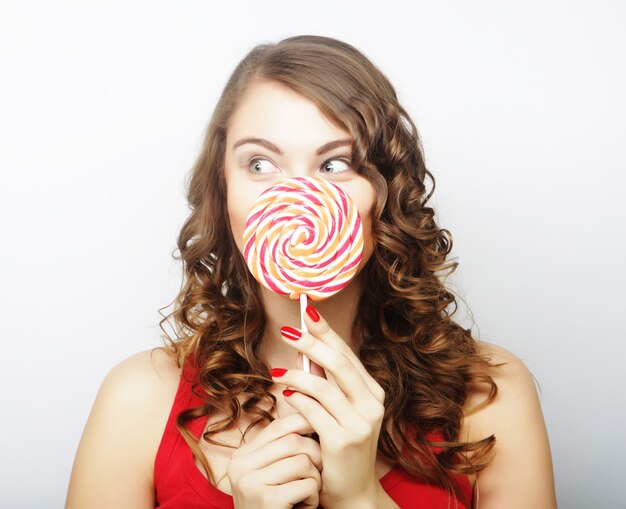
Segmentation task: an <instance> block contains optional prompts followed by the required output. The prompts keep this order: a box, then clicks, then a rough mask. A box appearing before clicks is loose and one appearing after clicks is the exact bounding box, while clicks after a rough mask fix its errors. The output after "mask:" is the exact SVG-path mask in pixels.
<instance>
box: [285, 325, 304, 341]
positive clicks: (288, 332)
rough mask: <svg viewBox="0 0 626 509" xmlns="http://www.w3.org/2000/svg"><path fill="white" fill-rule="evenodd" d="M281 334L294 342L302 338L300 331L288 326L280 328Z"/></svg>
mask: <svg viewBox="0 0 626 509" xmlns="http://www.w3.org/2000/svg"><path fill="white" fill-rule="evenodd" d="M280 333H281V334H282V335H283V336H285V337H286V338H287V339H291V340H292V341H296V340H298V339H300V338H301V337H302V332H301V331H299V330H298V329H294V328H293V327H289V326H288V325H284V326H283V327H281V328H280Z"/></svg>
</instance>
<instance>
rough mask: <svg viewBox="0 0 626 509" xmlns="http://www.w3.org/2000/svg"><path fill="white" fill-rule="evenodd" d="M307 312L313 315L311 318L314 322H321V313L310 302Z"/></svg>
mask: <svg viewBox="0 0 626 509" xmlns="http://www.w3.org/2000/svg"><path fill="white" fill-rule="evenodd" d="M306 314H307V315H309V316H310V317H311V320H313V321H314V322H319V321H320V315H319V313H318V312H317V310H316V309H315V308H314V307H313V306H311V304H308V305H307V307H306Z"/></svg>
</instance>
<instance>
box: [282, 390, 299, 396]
mask: <svg viewBox="0 0 626 509" xmlns="http://www.w3.org/2000/svg"><path fill="white" fill-rule="evenodd" d="M294 392H296V391H294V390H293V389H285V390H284V391H283V394H284V395H285V396H287V397H288V396H291V395H292V394H293V393H294Z"/></svg>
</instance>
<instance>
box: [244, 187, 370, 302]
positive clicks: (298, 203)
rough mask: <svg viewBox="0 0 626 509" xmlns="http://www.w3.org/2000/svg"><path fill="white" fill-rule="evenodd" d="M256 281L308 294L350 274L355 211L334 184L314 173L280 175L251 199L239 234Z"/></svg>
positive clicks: (355, 249) (322, 292) (354, 261)
mask: <svg viewBox="0 0 626 509" xmlns="http://www.w3.org/2000/svg"><path fill="white" fill-rule="evenodd" d="M243 245H244V258H245V260H246V263H247V265H248V267H249V269H250V272H252V275H253V276H254V277H255V279H256V280H257V281H259V282H260V283H261V284H263V285H264V286H265V287H266V288H268V289H270V290H273V291H274V292H277V293H280V294H286V295H289V298H290V299H292V300H297V299H299V298H300V294H305V295H307V296H308V297H310V298H311V299H313V300H322V299H325V298H327V297H330V296H331V295H334V294H335V293H337V292H338V291H339V290H341V289H342V288H343V287H344V286H346V285H347V284H348V283H349V282H350V279H352V277H353V276H354V275H355V274H356V271H357V268H358V266H359V263H360V262H361V256H362V253H363V227H362V225H361V218H360V216H359V211H358V210H357V208H356V205H355V204H354V202H353V201H352V200H351V199H350V197H349V196H348V195H347V194H346V193H345V192H344V191H343V190H342V189H341V188H340V187H338V186H336V185H334V184H332V183H330V182H328V181H326V180H323V179H320V178H315V177H294V178H289V179H284V180H281V181H280V182H278V183H276V184H275V185H273V186H271V187H270V188H268V189H266V190H265V191H264V192H263V193H262V194H261V195H260V196H259V198H258V199H257V201H256V202H255V203H254V205H253V206H252V208H251V209H250V213H249V214H248V218H247V220H246V227H245V231H244V235H243Z"/></svg>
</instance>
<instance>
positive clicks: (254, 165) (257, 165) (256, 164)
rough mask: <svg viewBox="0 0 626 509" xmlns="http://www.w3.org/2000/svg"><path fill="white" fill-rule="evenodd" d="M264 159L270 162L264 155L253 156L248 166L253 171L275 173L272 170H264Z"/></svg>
mask: <svg viewBox="0 0 626 509" xmlns="http://www.w3.org/2000/svg"><path fill="white" fill-rule="evenodd" d="M262 161H266V162H268V160H267V159H263V158H262V157H253V158H252V159H250V160H249V161H248V168H249V169H250V171H251V172H252V173H256V174H261V173H273V172H271V171H269V172H268V171H263V168H262V166H263V165H261V162H262Z"/></svg>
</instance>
